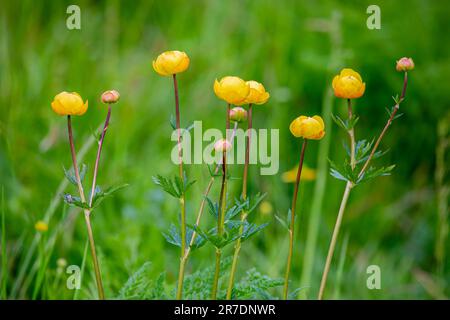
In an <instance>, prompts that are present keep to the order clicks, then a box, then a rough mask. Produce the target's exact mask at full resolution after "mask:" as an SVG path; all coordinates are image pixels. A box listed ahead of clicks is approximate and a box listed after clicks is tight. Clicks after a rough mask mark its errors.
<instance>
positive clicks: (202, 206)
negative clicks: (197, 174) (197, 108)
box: [180, 122, 238, 272]
mask: <svg viewBox="0 0 450 320" xmlns="http://www.w3.org/2000/svg"><path fill="white" fill-rule="evenodd" d="M237 127H238V124H237V122H236V123H235V124H234V128H233V132H232V134H231V138H230V144H231V145H233V140H234V137H235V135H236V130H237ZM221 167H222V162H220V163H218V164H217V166H216V169H215V170H214V174H217V173H218V172H219V170H220V168H221ZM214 180H215V177H214V176H211V178H210V179H209V182H208V185H207V186H206V189H205V191H204V192H203V199H202V201H201V203H200V208H199V209H198V212H197V218H196V220H195V226H199V225H200V220H201V218H202V216H203V211H204V209H205V205H206V198H207V197H208V195H209V192H210V191H211V188H212V185H213V183H214ZM196 237H197V232H196V231H195V230H194V231H193V232H192V236H191V239H190V240H189V245H188V247H187V248H186V251H185V254H184V256H183V258H182V259H181V262H180V270H182V271H183V272H184V269H185V266H186V263H187V260H188V258H189V255H190V253H191V249H192V246H193V245H194V242H195V239H196Z"/></svg>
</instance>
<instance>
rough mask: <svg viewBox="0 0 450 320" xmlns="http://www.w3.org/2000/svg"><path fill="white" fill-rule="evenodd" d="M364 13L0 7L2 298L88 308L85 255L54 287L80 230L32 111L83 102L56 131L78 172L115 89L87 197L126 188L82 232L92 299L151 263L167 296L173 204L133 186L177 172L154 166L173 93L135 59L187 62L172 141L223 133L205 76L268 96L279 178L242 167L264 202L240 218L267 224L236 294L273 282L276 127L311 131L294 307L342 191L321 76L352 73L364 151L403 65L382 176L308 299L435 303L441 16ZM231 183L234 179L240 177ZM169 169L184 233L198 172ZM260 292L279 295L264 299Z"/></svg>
mask: <svg viewBox="0 0 450 320" xmlns="http://www.w3.org/2000/svg"><path fill="white" fill-rule="evenodd" d="M373 2H374V1H345V2H343V1H317V2H316V1H269V0H259V1H206V0H205V1H200V0H195V1H182V0H176V1H175V0H170V1H133V2H129V1H107V2H106V1H95V2H94V1H92V2H91V1H76V3H74V1H9V0H4V1H2V2H1V10H0V187H1V189H2V190H3V193H4V197H3V201H2V206H3V208H4V216H5V230H4V231H3V232H2V236H3V237H4V238H5V239H6V242H4V243H3V244H4V246H3V247H4V248H5V249H6V250H5V251H6V257H5V256H4V255H3V256H2V261H3V263H2V266H1V274H2V298H12V299H14V298H27V299H29V298H43V299H57V298H63V299H71V298H73V297H75V298H79V299H87V298H95V296H96V295H95V282H94V278H93V277H92V268H91V260H90V257H89V255H88V257H87V260H86V269H85V270H86V274H87V275H88V276H87V277H83V283H82V288H81V290H79V291H78V292H77V293H75V295H74V292H73V291H70V290H68V289H66V287H65V285H64V279H65V278H66V277H67V275H65V274H62V275H61V273H58V272H57V269H58V267H57V260H58V259H60V258H63V259H65V260H66V261H67V263H68V264H69V265H70V264H75V265H80V264H81V262H82V260H83V253H84V249H85V244H86V230H85V226H84V221H83V219H82V217H81V216H80V214H79V212H78V210H76V209H75V208H70V207H67V206H66V205H64V204H63V203H62V202H61V197H60V194H61V193H62V192H66V191H67V192H75V189H74V188H73V186H70V185H67V182H64V181H65V180H64V175H63V170H62V167H63V166H65V167H70V154H69V147H68V144H67V135H66V121H65V119H64V118H62V117H59V116H57V115H55V114H54V113H53V112H52V110H51V108H50V103H51V101H52V99H53V97H54V96H55V95H56V94H57V93H59V92H60V91H63V90H66V91H77V92H79V93H80V94H81V95H82V96H83V97H84V98H85V99H88V100H89V110H88V112H87V113H86V114H85V115H84V116H83V117H76V118H75V119H74V127H75V132H74V133H75V139H76V147H77V149H79V150H80V149H82V150H83V152H85V156H84V159H83V160H82V162H85V163H87V164H89V165H90V167H89V168H90V169H92V165H93V161H94V158H95V149H96V148H95V147H96V146H95V143H93V140H92V132H94V131H95V130H96V128H97V127H98V126H99V125H100V124H101V122H102V121H103V119H104V117H105V114H106V108H105V106H104V105H102V104H101V102H100V95H101V93H102V92H103V91H105V90H106V89H110V88H115V89H117V90H118V91H120V93H121V100H120V103H118V104H117V105H114V108H113V115H112V121H111V126H110V130H109V131H108V134H107V137H106V144H105V146H104V152H103V155H102V156H103V158H102V161H101V169H100V174H99V178H98V182H99V184H100V185H103V186H108V185H114V184H120V183H129V184H130V187H128V188H127V189H124V190H122V191H121V192H120V193H118V194H116V195H115V196H114V197H113V198H109V199H107V200H105V201H104V202H103V203H102V205H101V206H100V207H99V208H98V209H97V211H96V212H95V215H94V217H93V226H94V233H95V237H96V243H97V246H98V250H99V251H100V258H101V266H102V270H103V273H104V276H103V278H104V282H105V287H106V295H107V296H108V297H110V298H112V297H115V296H117V294H118V291H119V290H120V288H121V287H122V286H123V284H124V283H125V282H126V281H127V279H128V277H129V276H130V275H131V274H133V273H134V272H135V271H136V270H137V269H138V268H139V267H140V266H141V265H142V264H143V263H145V262H146V261H151V263H152V267H151V270H150V271H149V272H150V276H151V277H154V278H157V277H158V275H160V273H161V272H165V279H166V280H165V286H166V289H167V292H168V295H169V297H170V296H171V294H172V290H173V285H174V284H175V282H176V276H177V269H178V259H179V257H178V254H179V250H178V248H175V247H173V246H172V245H170V244H168V243H167V242H166V241H165V239H164V237H163V236H162V232H163V231H165V230H167V229H168V227H169V226H170V224H171V223H173V222H175V223H176V222H177V214H178V206H177V201H176V200H174V199H173V198H170V197H169V196H168V195H167V194H165V193H163V191H161V190H160V189H158V188H157V187H156V186H155V185H154V183H153V182H152V179H151V177H152V176H153V175H156V174H164V175H175V174H176V173H177V167H176V166H175V165H174V164H172V162H171V161H170V151H171V149H172V147H173V143H172V142H170V134H171V127H170V124H169V119H170V117H171V115H173V113H174V103H173V88H172V83H171V81H170V78H162V77H160V76H158V75H157V74H156V73H155V72H154V71H153V70H152V67H151V61H152V59H154V58H155V57H156V56H157V55H158V54H159V53H160V52H162V51H165V50H172V49H178V50H183V51H186V52H187V53H188V54H189V56H190V58H191V66H190V68H189V70H188V71H187V72H185V73H183V74H181V75H180V76H179V86H180V99H181V114H182V124H183V125H184V126H187V125H188V124H189V123H191V122H192V121H194V120H202V121H203V127H204V128H213V127H214V128H223V126H224V108H225V106H224V104H223V103H222V102H221V101H219V100H218V99H217V98H216V97H215V95H214V93H213V90H212V84H213V81H214V79H215V78H220V77H222V76H225V75H230V74H232V75H238V76H240V77H242V78H244V79H255V80H257V81H260V82H262V83H264V85H265V86H266V88H267V90H268V91H269V92H270V93H271V99H270V101H269V102H268V103H267V104H266V105H263V106H260V107H259V106H258V107H255V108H254V109H255V110H254V111H255V112H254V115H255V119H254V125H255V127H257V128H278V129H279V130H280V172H279V174H277V175H274V176H260V175H259V168H258V167H257V166H252V167H251V172H250V192H251V193H256V192H259V191H261V192H267V198H266V201H267V202H266V203H265V204H264V206H263V207H262V208H259V209H258V210H257V211H256V212H255V213H253V215H252V216H251V217H250V220H252V221H254V222H257V223H263V222H270V225H269V226H268V227H267V228H266V229H265V230H264V231H263V232H262V233H260V234H258V235H256V236H255V237H254V238H252V240H250V241H248V242H245V243H244V245H243V250H242V253H241V259H240V261H239V267H238V275H237V277H238V279H239V278H241V277H242V276H243V275H244V274H245V272H246V271H247V270H249V269H251V268H256V269H257V270H258V271H259V272H261V273H263V274H266V275H268V276H270V277H272V278H275V279H276V278H281V277H282V276H283V272H284V268H285V259H286V254H287V249H288V234H287V232H286V230H285V229H283V227H282V226H281V225H280V224H279V223H278V222H277V221H276V219H274V215H275V214H276V215H278V216H280V217H286V215H287V211H288V208H289V205H290V199H291V195H292V191H293V190H292V189H293V186H292V184H286V183H284V182H283V181H282V179H281V177H282V173H283V172H285V171H288V170H290V169H292V168H293V167H294V166H295V164H296V162H297V157H298V150H299V148H300V145H299V143H300V142H299V141H298V140H296V139H294V138H293V137H292V136H291V135H290V133H289V130H288V126H289V123H290V121H291V120H292V119H293V118H294V117H296V116H298V115H299V114H307V115H314V114H321V115H323V116H324V118H325V119H326V126H327V138H326V139H324V140H322V141H320V142H318V143H316V142H313V143H310V145H309V150H308V152H307V155H306V164H307V166H308V167H309V168H312V169H316V179H315V180H313V181H305V182H302V185H301V192H300V198H299V212H300V216H299V218H298V220H297V236H296V242H295V243H296V247H295V256H294V260H293V269H292V273H291V281H292V284H291V288H293V289H295V288H297V287H305V288H304V289H303V290H302V291H301V292H300V294H299V296H300V297H301V298H305V297H306V298H311V299H314V298H315V297H316V295H317V291H318V287H319V283H320V277H321V273H322V269H323V265H324V261H325V257H326V252H327V248H328V244H329V241H330V239H331V232H332V228H333V226H334V222H335V218H336V214H337V211H338V206H339V203H340V199H341V197H342V193H343V189H344V182H342V181H338V180H335V179H334V178H332V177H331V176H330V175H329V173H328V172H329V168H328V162H327V160H326V159H327V158H330V159H333V160H334V161H335V162H338V163H339V162H342V161H343V159H344V156H345V154H344V151H343V147H342V143H343V141H345V140H346V135H345V132H343V131H342V130H341V129H339V128H338V127H337V126H336V125H335V124H334V123H333V122H332V121H331V120H330V117H329V115H330V112H333V113H334V114H337V115H340V116H345V112H346V108H345V104H344V101H342V100H337V99H335V98H334V97H333V96H332V92H331V80H332V77H333V75H334V74H336V73H338V71H339V70H340V69H341V68H343V67H351V68H353V69H355V70H357V71H358V72H360V74H361V75H362V77H363V79H364V81H365V82H366V86H367V87H366V93H365V95H364V96H363V97H362V98H360V99H358V100H357V101H356V102H355V107H354V108H355V112H356V113H357V114H358V115H359V116H360V121H359V123H358V125H357V128H356V135H357V138H359V139H362V138H365V139H373V138H374V137H376V136H377V135H378V134H379V132H380V130H381V129H382V127H383V126H384V124H385V122H386V120H387V113H386V111H385V108H386V107H388V106H391V105H392V104H393V100H392V98H391V97H392V96H393V95H395V94H397V93H400V90H401V86H402V74H400V73H397V72H396V71H395V61H396V60H397V59H399V58H400V57H402V56H411V57H413V58H414V60H415V63H416V68H415V70H414V71H412V72H411V73H410V82H409V86H408V91H407V97H406V100H405V101H404V103H403V104H402V106H401V112H403V113H404V115H403V116H402V117H401V118H400V119H398V120H396V121H395V122H394V124H393V126H392V127H391V128H390V129H389V131H388V134H387V135H386V137H385V139H384V140H383V142H382V146H381V147H382V149H384V150H386V149H389V152H388V153H387V154H386V155H385V156H384V157H382V158H380V159H377V160H375V162H374V164H377V165H388V164H393V163H395V164H396V165H397V167H396V168H395V170H394V171H393V174H392V175H391V176H388V177H381V178H378V179H376V180H372V181H370V182H368V183H366V184H363V185H361V186H358V187H357V188H356V189H355V190H354V191H353V193H352V195H351V198H350V202H349V205H348V209H347V212H346V216H345V217H344V222H343V226H342V230H341V234H340V239H339V243H338V246H337V250H336V254H335V259H334V261H333V265H332V270H331V272H330V276H329V282H328V287H327V292H326V296H327V298H347V299H436V298H447V297H448V296H449V295H450V288H449V280H450V264H449V259H448V255H449V252H448V245H449V241H448V237H447V233H448V190H449V189H448V188H449V186H448V181H449V180H448V168H447V164H448V161H449V154H448V141H449V140H448V139H449V134H448V126H449V117H450V115H449V105H450V100H449V98H448V92H449V86H448V83H449V82H448V75H449V74H450V63H449V41H448V40H449V36H448V35H449V31H450V30H449V24H448V16H449V14H450V3H448V2H446V1H425V0H422V1H420V0H413V1H376V3H373ZM70 4H77V5H79V6H80V8H81V30H68V29H67V28H66V19H67V18H68V16H69V15H68V14H66V9H67V6H68V5H70ZM370 4H377V5H379V7H380V9H381V29H380V30H369V29H368V28H367V26H366V19H367V18H368V16H369V15H368V14H367V13H366V9H367V7H368V6H369V5H370ZM231 170H232V173H233V175H237V176H239V175H240V174H241V172H242V166H238V165H235V166H233V167H232V169H231ZM187 171H188V175H189V176H190V177H191V178H194V179H196V180H197V182H196V184H195V185H194V186H193V188H192V189H191V191H190V192H189V194H188V220H189V222H191V223H193V222H194V218H195V214H196V212H197V209H198V206H199V203H200V200H201V198H202V192H203V190H204V188H205V186H206V183H207V182H208V180H209V173H208V170H207V167H206V166H205V165H203V166H202V165H192V166H189V167H188V169H187ZM88 181H90V180H89V179H88ZM240 184H241V182H240V181H232V182H231V183H230V185H231V190H230V196H236V195H238V194H239V192H240V189H241V186H240ZM217 188H218V186H217V185H215V186H214V188H213V190H212V193H211V194H212V195H214V196H216V195H217V193H218V190H217ZM204 217H205V219H204V220H203V221H202V225H204V226H212V225H213V220H212V218H211V217H210V216H208V214H207V213H205V216H204ZM38 220H45V221H47V222H48V225H49V230H48V231H47V232H46V233H39V232H37V231H36V230H35V228H34V225H35V223H36V221H38ZM230 250H231V248H229V249H228V250H227V251H226V255H230V252H231V251H230ZM213 254H214V248H213V247H212V246H211V245H206V246H205V247H203V248H201V249H200V250H198V251H195V252H194V253H193V254H192V256H191V259H190V262H189V264H188V268H187V273H188V274H190V273H192V272H193V271H196V270H201V269H202V268H205V267H208V266H211V265H212V264H213ZM5 258H6V259H5ZM369 265H378V266H380V268H381V275H382V288H381V290H369V289H367V287H366V279H367V277H368V275H367V273H366V268H367V267H368V266H369ZM5 279H6V282H5ZM5 292H6V294H5ZM272 293H273V295H274V296H280V293H281V289H274V290H273V291H272Z"/></svg>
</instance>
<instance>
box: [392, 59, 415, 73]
mask: <svg viewBox="0 0 450 320" xmlns="http://www.w3.org/2000/svg"><path fill="white" fill-rule="evenodd" d="M395 69H396V70H397V71H409V70H412V69H414V61H413V59H412V58H407V57H403V58H401V59H400V60H398V61H397V65H396V66H395Z"/></svg>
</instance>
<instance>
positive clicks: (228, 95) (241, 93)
mask: <svg viewBox="0 0 450 320" xmlns="http://www.w3.org/2000/svg"><path fill="white" fill-rule="evenodd" d="M214 93H215V94H216V96H217V97H219V98H220V99H222V100H225V101H226V102H228V103H229V104H234V105H237V106H240V105H243V104H245V103H246V99H247V96H248V95H249V93H250V86H249V85H248V83H247V82H245V81H244V80H242V79H241V78H238V77H231V76H228V77H224V78H222V79H220V81H217V79H216V80H215V81H214Z"/></svg>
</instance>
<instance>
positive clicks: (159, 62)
mask: <svg viewBox="0 0 450 320" xmlns="http://www.w3.org/2000/svg"><path fill="white" fill-rule="evenodd" d="M189 62H190V60H189V57H188V55H187V54H186V52H182V51H177V50H175V51H166V52H163V53H161V54H160V55H159V56H158V57H157V58H156V60H153V69H155V71H156V72H157V73H158V74H159V75H161V76H171V75H173V74H177V73H180V72H183V71H186V69H187V68H188V67H189Z"/></svg>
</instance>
